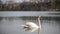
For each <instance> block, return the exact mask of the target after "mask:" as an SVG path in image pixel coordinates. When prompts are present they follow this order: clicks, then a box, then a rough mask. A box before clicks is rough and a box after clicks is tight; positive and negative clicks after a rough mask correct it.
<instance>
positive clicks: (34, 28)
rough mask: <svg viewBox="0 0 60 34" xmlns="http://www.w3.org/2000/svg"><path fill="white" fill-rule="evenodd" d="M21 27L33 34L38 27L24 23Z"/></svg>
mask: <svg viewBox="0 0 60 34" xmlns="http://www.w3.org/2000/svg"><path fill="white" fill-rule="evenodd" d="M22 26H23V29H24V30H25V31H29V32H34V31H35V30H37V29H38V28H39V26H38V25H36V24H35V23H34V22H26V23H25V24H24V25H22Z"/></svg>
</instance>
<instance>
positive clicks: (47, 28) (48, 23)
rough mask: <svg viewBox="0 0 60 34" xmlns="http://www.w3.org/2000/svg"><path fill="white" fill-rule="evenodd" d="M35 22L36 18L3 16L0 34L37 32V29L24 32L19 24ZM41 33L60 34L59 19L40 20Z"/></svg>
mask: <svg viewBox="0 0 60 34" xmlns="http://www.w3.org/2000/svg"><path fill="white" fill-rule="evenodd" d="M30 21H31V22H35V23H36V24H38V22H37V19H31V18H29V19H27V18H3V19H1V20H0V34H37V33H38V30H36V31H34V32H32V33H31V32H26V31H24V30H23V29H22V27H21V26H20V25H22V24H25V23H26V22H30ZM41 25H42V29H41V34H60V21H58V20H48V19H46V20H45V19H44V20H41Z"/></svg>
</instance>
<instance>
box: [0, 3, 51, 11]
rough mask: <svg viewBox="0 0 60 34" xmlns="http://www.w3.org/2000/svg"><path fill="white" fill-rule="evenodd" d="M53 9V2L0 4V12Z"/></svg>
mask: <svg viewBox="0 0 60 34" xmlns="http://www.w3.org/2000/svg"><path fill="white" fill-rule="evenodd" d="M50 9H51V2H49V3H30V2H23V3H13V4H0V11H6V10H7V11H41V10H42V11H48V10H50Z"/></svg>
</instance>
